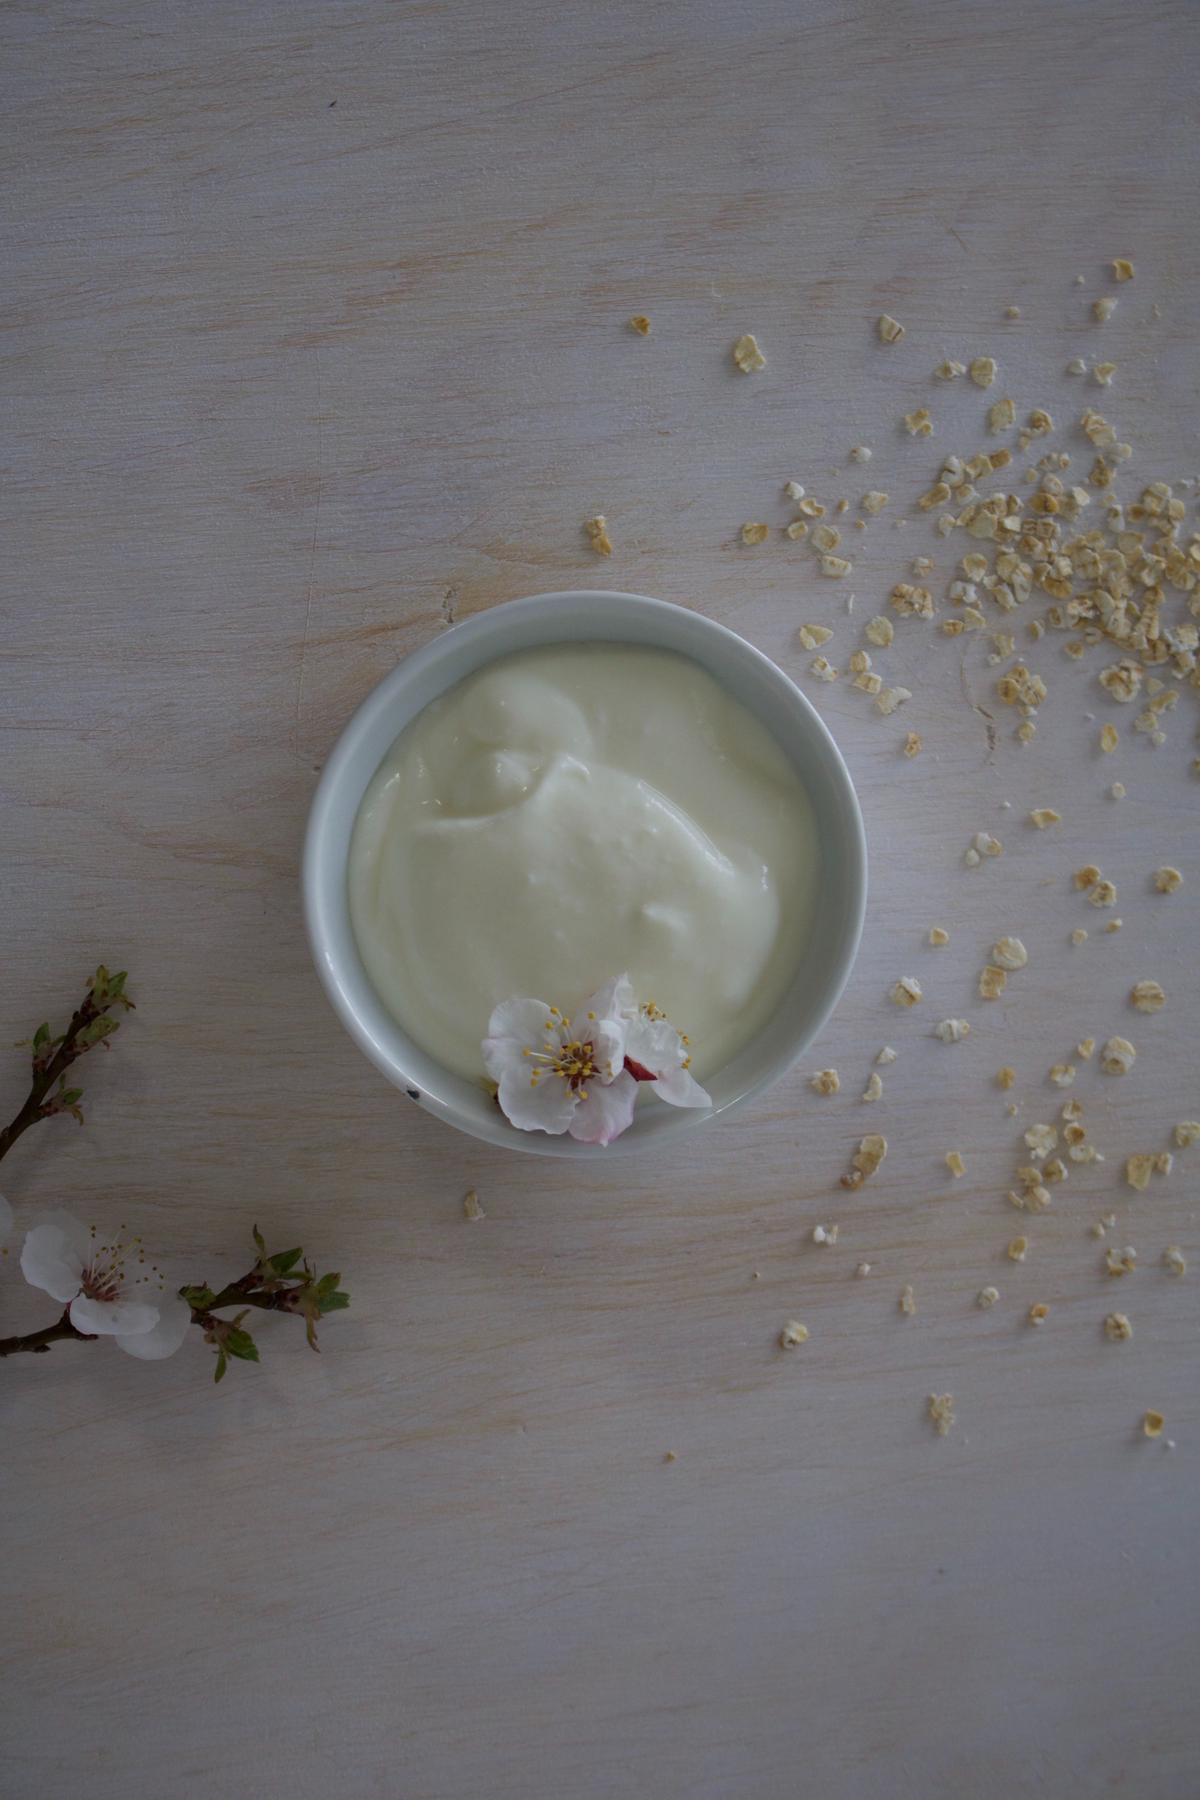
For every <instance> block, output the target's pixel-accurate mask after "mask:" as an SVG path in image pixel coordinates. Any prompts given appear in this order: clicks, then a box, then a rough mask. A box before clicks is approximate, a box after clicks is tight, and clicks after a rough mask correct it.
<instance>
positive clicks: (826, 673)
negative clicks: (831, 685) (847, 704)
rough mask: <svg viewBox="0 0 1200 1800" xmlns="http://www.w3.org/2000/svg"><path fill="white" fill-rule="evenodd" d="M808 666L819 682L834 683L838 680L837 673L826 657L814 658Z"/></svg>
mask: <svg viewBox="0 0 1200 1800" xmlns="http://www.w3.org/2000/svg"><path fill="white" fill-rule="evenodd" d="M808 666H809V669H810V670H811V672H812V673H813V674H814V675H815V676H816V677H817V679H818V680H819V681H836V680H837V678H838V671H837V670H836V669H835V668H834V666H833V664H832V663H831V662H830V660H829V658H828V657H827V656H814V657H813V659H812V661H811V662H810V663H809V665H808Z"/></svg>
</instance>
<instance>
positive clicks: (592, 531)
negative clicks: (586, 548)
mask: <svg viewBox="0 0 1200 1800" xmlns="http://www.w3.org/2000/svg"><path fill="white" fill-rule="evenodd" d="M583 529H584V530H585V531H586V532H587V536H588V543H589V544H590V545H591V547H592V549H593V550H594V551H595V552H596V555H597V556H611V555H612V548H613V547H612V539H611V538H610V537H609V535H608V520H607V519H606V518H605V517H604V514H603V513H597V514H596V516H595V518H594V519H585V520H584V522H583Z"/></svg>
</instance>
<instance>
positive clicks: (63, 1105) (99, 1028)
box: [0, 963, 133, 1157]
mask: <svg viewBox="0 0 1200 1800" xmlns="http://www.w3.org/2000/svg"><path fill="white" fill-rule="evenodd" d="M132 1008H133V1001H132V1000H130V999H129V997H128V996H127V994H126V993H125V971H124V970H123V969H122V970H121V971H120V973H119V974H116V975H110V974H109V972H108V970H107V969H106V968H105V967H104V965H103V963H101V965H100V967H99V968H98V969H97V970H96V973H95V974H94V975H93V976H92V979H91V980H90V982H89V983H88V991H87V993H86V994H85V995H84V998H83V1000H82V1001H81V1003H80V1005H79V1006H78V1007H77V1008H76V1009H75V1011H74V1012H73V1013H72V1015H71V1022H70V1024H69V1025H68V1026H67V1029H66V1030H65V1031H64V1032H63V1033H62V1034H61V1036H59V1037H54V1036H52V1034H51V1031H50V1027H49V1025H39V1026H38V1028H37V1030H36V1031H35V1032H34V1034H33V1037H32V1038H30V1039H27V1040H26V1042H27V1043H28V1045H29V1049H30V1053H31V1061H32V1064H33V1080H32V1082H31V1084H30V1088H29V1093H28V1094H27V1096H26V1098H25V1103H24V1105H23V1106H22V1107H21V1110H20V1111H19V1112H18V1113H17V1115H16V1117H15V1118H14V1119H13V1120H12V1121H11V1122H10V1123H9V1124H8V1125H6V1126H5V1127H4V1129H3V1130H2V1131H0V1157H4V1156H7V1155H8V1152H9V1151H10V1150H11V1149H12V1147H13V1145H14V1144H15V1143H16V1141H17V1139H18V1138H19V1137H21V1136H22V1135H23V1134H24V1133H25V1132H26V1131H28V1130H29V1127H30V1126H31V1125H36V1124H37V1122H38V1120H39V1119H49V1118H52V1117H53V1116H54V1115H55V1114H56V1113H62V1112H69V1113H70V1114H71V1115H72V1117H73V1118H75V1119H78V1121H79V1123H80V1124H81V1125H82V1124H83V1108H82V1107H81V1106H80V1104H79V1103H80V1101H81V1100H82V1098H83V1089H82V1088H69V1087H68V1086H67V1083H66V1073H67V1070H68V1069H69V1068H70V1066H71V1064H72V1063H73V1062H76V1061H78V1059H79V1058H80V1057H81V1056H84V1055H86V1054H87V1052H88V1051H89V1050H91V1049H93V1048H94V1047H95V1045H97V1044H102V1043H104V1042H105V1040H106V1039H107V1038H110V1037H111V1036H112V1034H113V1032H114V1031H116V1030H117V1028H118V1027H119V1025H120V1023H121V1021H120V1020H119V1019H117V1018H114V1017H113V1013H114V1012H115V1011H116V1010H118V1009H119V1010H121V1011H123V1012H128V1011H131V1010H132ZM56 1082H57V1084H58V1085H57V1088H55V1083H56ZM52 1089H54V1091H53V1092H51V1090H52Z"/></svg>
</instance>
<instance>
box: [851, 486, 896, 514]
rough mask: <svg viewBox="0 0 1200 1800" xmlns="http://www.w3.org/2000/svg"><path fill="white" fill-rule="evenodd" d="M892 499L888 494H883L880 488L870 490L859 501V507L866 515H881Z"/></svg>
mask: <svg viewBox="0 0 1200 1800" xmlns="http://www.w3.org/2000/svg"><path fill="white" fill-rule="evenodd" d="M890 497H891V496H890V495H888V494H884V493H881V492H880V490H879V489H878V488H868V490H867V492H866V493H865V494H864V495H863V497H862V499H861V500H860V501H859V505H860V506H861V507H862V509H863V511H864V512H866V513H881V512H882V511H883V509H884V507H885V506H886V505H887V503H888V500H889V499H890Z"/></svg>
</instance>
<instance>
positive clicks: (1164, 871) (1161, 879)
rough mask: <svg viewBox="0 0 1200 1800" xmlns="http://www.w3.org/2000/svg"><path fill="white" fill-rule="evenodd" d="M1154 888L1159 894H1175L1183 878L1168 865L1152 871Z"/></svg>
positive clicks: (1181, 884) (1176, 870)
mask: <svg viewBox="0 0 1200 1800" xmlns="http://www.w3.org/2000/svg"><path fill="white" fill-rule="evenodd" d="M1154 886H1155V888H1156V889H1157V891H1158V892H1159V893H1160V894H1176V893H1178V892H1179V889H1180V888H1181V887H1182V886H1183V876H1182V875H1181V874H1180V872H1179V870H1178V869H1173V868H1172V867H1171V866H1170V864H1169V863H1167V864H1164V866H1163V867H1162V868H1161V869H1156V870H1155V871H1154Z"/></svg>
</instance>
